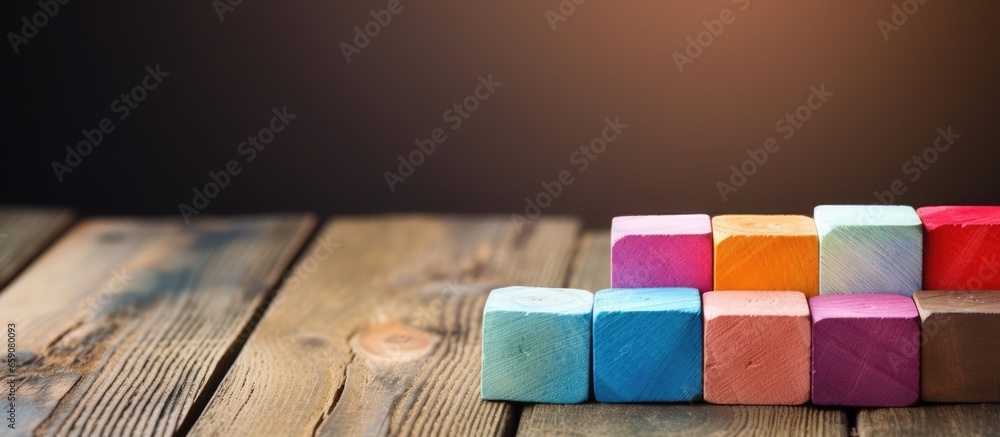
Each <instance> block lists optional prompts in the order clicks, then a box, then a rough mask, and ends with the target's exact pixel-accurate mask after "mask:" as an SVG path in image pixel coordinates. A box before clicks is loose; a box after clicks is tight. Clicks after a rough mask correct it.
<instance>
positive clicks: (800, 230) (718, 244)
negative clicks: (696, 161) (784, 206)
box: [712, 215, 819, 296]
mask: <svg viewBox="0 0 1000 437" xmlns="http://www.w3.org/2000/svg"><path fill="white" fill-rule="evenodd" d="M712 238H713V240H714V241H715V275H714V276H715V286H714V289H715V290H765V291H766V290H771V291H779V290H793V291H801V292H802V293H805V295H806V296H816V295H818V294H819V238H818V236H817V233H816V223H815V222H813V219H812V218H809V217H806V216H801V215H720V216H716V217H714V218H712Z"/></svg>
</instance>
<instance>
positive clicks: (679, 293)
mask: <svg viewBox="0 0 1000 437" xmlns="http://www.w3.org/2000/svg"><path fill="white" fill-rule="evenodd" d="M593 337H594V345H593V349H594V397H595V398H596V399H597V401H598V402H688V401H695V400H698V399H699V398H701V391H702V321H701V296H700V293H699V292H698V290H697V289H694V288H637V289H636V288H634V289H610V290H602V291H599V292H598V293H597V295H596V296H595V297H594V334H593Z"/></svg>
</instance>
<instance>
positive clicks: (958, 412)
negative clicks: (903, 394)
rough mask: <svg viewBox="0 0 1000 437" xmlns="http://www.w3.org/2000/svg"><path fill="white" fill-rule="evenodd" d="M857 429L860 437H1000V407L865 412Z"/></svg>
mask: <svg viewBox="0 0 1000 437" xmlns="http://www.w3.org/2000/svg"><path fill="white" fill-rule="evenodd" d="M857 429H858V435H859V436H860V437H875V436H880V437H881V436H900V437H921V436H927V437H938V436H968V437H974V436H983V437H985V436H996V435H1000V405H997V404H977V405H923V406H918V407H910V408H879V409H867V410H861V411H860V412H859V413H858V426H857Z"/></svg>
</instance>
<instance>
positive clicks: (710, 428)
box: [518, 403, 847, 437]
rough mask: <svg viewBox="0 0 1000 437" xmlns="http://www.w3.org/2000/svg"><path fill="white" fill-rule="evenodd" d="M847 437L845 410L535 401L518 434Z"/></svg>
mask: <svg viewBox="0 0 1000 437" xmlns="http://www.w3.org/2000/svg"><path fill="white" fill-rule="evenodd" d="M545 435H573V436H608V435H619V436H691V437H701V436H732V435H754V436H792V435H802V436H806V435H808V436H814V435H822V436H839V437H842V436H845V435H847V418H846V416H845V415H844V413H843V412H842V411H837V410H822V409H817V408H810V407H762V406H731V405H711V404H693V405H685V404H672V405H664V404H597V403H590V404H582V405H535V406H533V407H531V408H525V410H524V413H523V414H522V416H521V427H520V428H519V429H518V436H545Z"/></svg>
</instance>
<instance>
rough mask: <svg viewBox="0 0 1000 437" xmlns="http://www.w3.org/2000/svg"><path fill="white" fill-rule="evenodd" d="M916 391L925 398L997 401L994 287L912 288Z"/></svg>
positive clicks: (999, 324) (998, 308)
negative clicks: (917, 333)
mask: <svg viewBox="0 0 1000 437" xmlns="http://www.w3.org/2000/svg"><path fill="white" fill-rule="evenodd" d="M913 299H914V301H916V303H917V310H918V311H919V312H920V319H921V322H922V326H921V341H922V342H923V347H922V348H921V351H920V367H921V375H920V392H921V398H922V399H923V400H925V401H931V402H1000V291H918V292H916V293H915V294H914V295H913Z"/></svg>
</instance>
